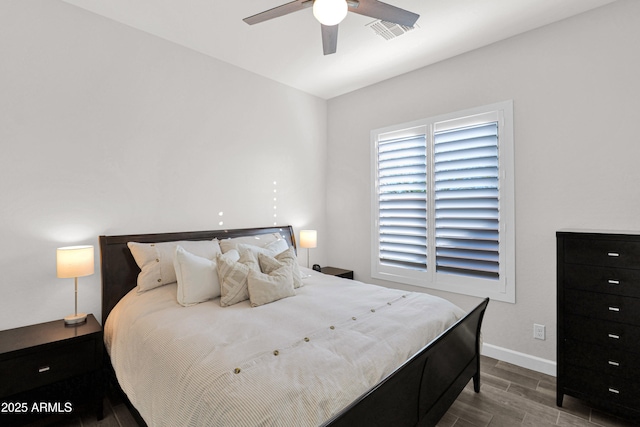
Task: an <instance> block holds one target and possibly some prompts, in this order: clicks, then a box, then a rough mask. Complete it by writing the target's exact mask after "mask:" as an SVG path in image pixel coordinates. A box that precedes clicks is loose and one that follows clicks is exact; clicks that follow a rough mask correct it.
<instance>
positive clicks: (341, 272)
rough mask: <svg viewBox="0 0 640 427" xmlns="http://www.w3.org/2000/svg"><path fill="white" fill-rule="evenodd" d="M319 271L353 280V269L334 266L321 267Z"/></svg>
mask: <svg viewBox="0 0 640 427" xmlns="http://www.w3.org/2000/svg"><path fill="white" fill-rule="evenodd" d="M320 272H322V273H324V274H329V275H331V276H338V277H342V278H345V279H351V280H353V270H345V269H342V268H336V267H322V268H321V269H320Z"/></svg>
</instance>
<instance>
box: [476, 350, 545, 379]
mask: <svg viewBox="0 0 640 427" xmlns="http://www.w3.org/2000/svg"><path fill="white" fill-rule="evenodd" d="M482 354H483V355H485V356H488V357H493V358H494V359H498V360H502V361H504V362H507V363H511V364H512V365H517V366H521V367H523V368H527V369H531V370H532V371H536V372H541V373H543V374H547V375H551V376H553V377H555V376H556V362H554V361H552V360H547V359H543V358H541V357H537V356H531V355H530V354H525V353H520V352H519V351H514V350H509V349H508V348H503V347H498V346H497V345H492V344H487V343H483V344H482Z"/></svg>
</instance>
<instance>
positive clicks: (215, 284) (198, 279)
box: [173, 245, 240, 307]
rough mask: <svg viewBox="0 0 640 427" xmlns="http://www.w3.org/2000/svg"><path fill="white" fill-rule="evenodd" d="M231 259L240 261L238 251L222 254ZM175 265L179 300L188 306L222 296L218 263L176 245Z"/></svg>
mask: <svg viewBox="0 0 640 427" xmlns="http://www.w3.org/2000/svg"><path fill="white" fill-rule="evenodd" d="M220 256H222V257H224V258H225V259H229V260H231V261H238V259H239V258H240V255H239V254H238V251H236V250H231V251H229V252H227V253H226V254H224V255H220ZM173 266H174V268H175V271H176V279H177V280H178V293H177V295H176V298H177V300H178V302H179V303H180V304H181V305H183V306H185V307H187V306H190V305H195V304H198V303H201V302H204V301H207V300H210V299H213V298H216V297H219V296H220V281H219V279H218V271H217V269H218V263H217V259H216V260H210V259H207V258H203V257H200V256H197V255H194V254H192V253H191V252H188V251H186V250H185V249H184V248H183V247H182V246H180V245H178V246H177V247H176V252H175V255H174V257H173Z"/></svg>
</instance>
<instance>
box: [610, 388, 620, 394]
mask: <svg viewBox="0 0 640 427" xmlns="http://www.w3.org/2000/svg"><path fill="white" fill-rule="evenodd" d="M609 393H614V394H620V390H618V389H615V388H613V387H609Z"/></svg>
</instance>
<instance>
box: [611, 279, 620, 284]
mask: <svg viewBox="0 0 640 427" xmlns="http://www.w3.org/2000/svg"><path fill="white" fill-rule="evenodd" d="M609 284H610V285H619V284H620V281H619V280H612V279H609Z"/></svg>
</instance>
